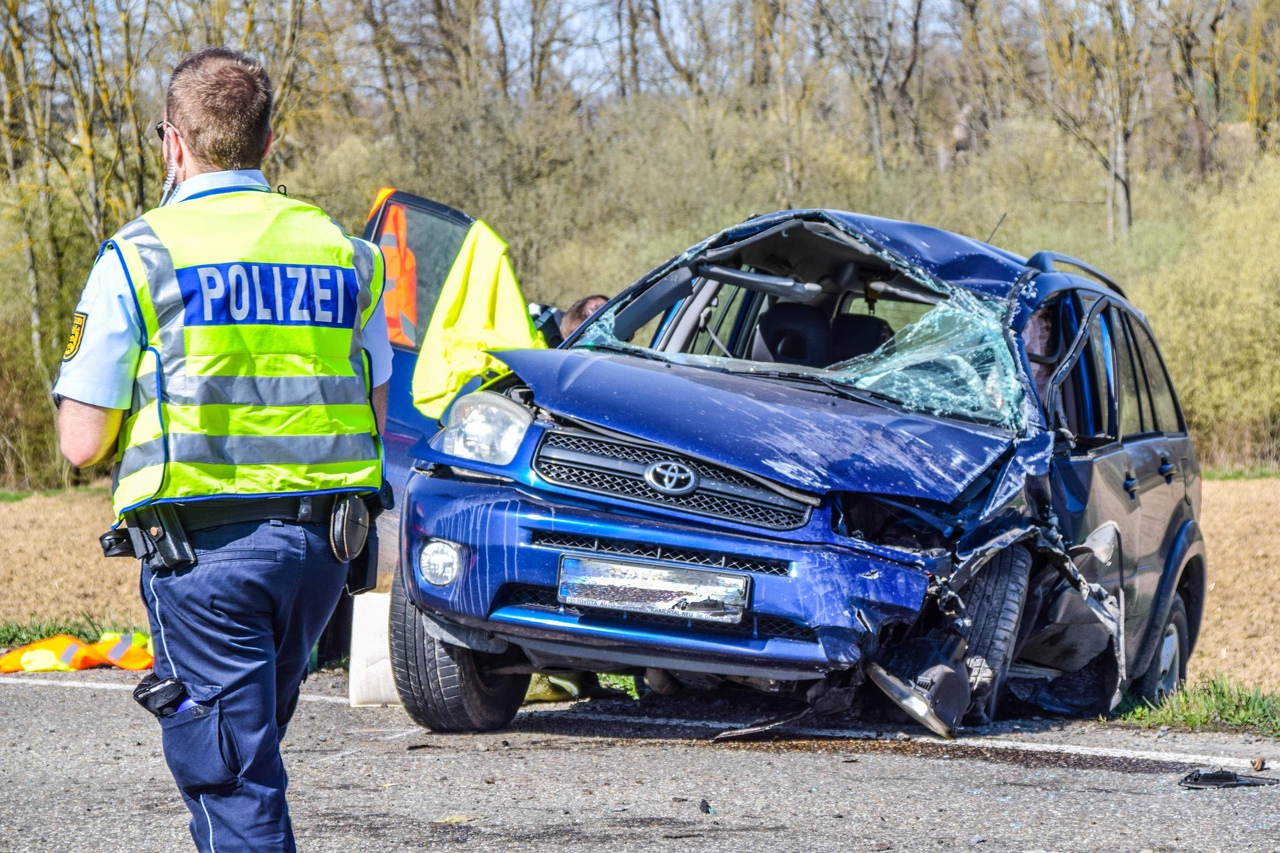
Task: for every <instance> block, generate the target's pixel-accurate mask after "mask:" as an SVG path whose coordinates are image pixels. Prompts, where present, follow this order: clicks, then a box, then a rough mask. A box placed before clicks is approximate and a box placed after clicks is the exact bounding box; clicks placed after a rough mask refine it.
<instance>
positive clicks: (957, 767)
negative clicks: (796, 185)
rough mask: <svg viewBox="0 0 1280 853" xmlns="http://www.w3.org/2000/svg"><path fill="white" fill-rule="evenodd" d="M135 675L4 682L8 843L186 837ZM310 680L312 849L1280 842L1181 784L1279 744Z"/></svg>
mask: <svg viewBox="0 0 1280 853" xmlns="http://www.w3.org/2000/svg"><path fill="white" fill-rule="evenodd" d="M135 680H136V678H133V677H130V676H129V675H127V674H123V673H114V672H92V673H79V674H74V675H65V676H62V675H57V676H55V675H44V676H39V677H36V676H5V677H0V850H6V851H8V850H14V851H19V850H21V851H41V853H45V851H72V850H74V851H121V850H128V851H174V850H183V849H190V848H189V839H188V836H187V830H186V823H187V812H186V809H185V807H184V806H183V805H182V802H181V800H180V799H179V798H178V796H177V793H176V791H175V790H174V788H173V783H172V780H171V779H170V778H169V775H168V771H167V770H166V768H165V765H164V760H163V758H162V756H161V753H160V731H159V727H158V726H157V725H156V724H155V722H154V720H152V719H150V718H149V717H147V716H145V715H144V714H143V713H142V712H141V711H140V710H139V709H137V708H136V706H134V705H133V702H132V700H131V698H130V696H129V693H128V691H127V690H126V689H123V688H125V687H127V686H130V685H131V684H132V683H133V682H134V681H135ZM50 682H52V683H50ZM304 689H305V693H306V694H307V698H306V701H304V702H303V703H302V704H301V706H300V708H299V712H298V715H297V717H296V718H295V721H294V724H293V726H292V727H291V728H290V731H289V737H288V739H287V740H286V742H285V762H286V765H287V766H288V768H289V773H290V777H291V780H292V781H291V788H290V794H289V797H290V803H291V810H292V813H293V819H294V827H295V831H296V833H297V836H298V841H299V846H300V848H301V849H303V850H325V851H327V850H333V851H383V850H419V849H436V848H442V849H443V848H447V849H451V850H463V851H471V850H475V851H503V853H507V851H513V850H540V851H553V850H555V851H558V850H571V851H576V850H678V851H689V850H712V851H719V850H723V851H741V850H769V851H793V850H796V851H805V853H813V851H826V850H833V851H835V850H838V851H860V850H930V851H940V850H941V851H946V850H957V849H962V850H974V851H984V852H985V851H1003V850H1012V851H1032V850H1046V851H1047V850H1056V851H1079V850H1105V851H1126V850H1132V851H1140V850H1196V851H1203V850H1280V786H1275V787H1269V788H1254V789H1235V790H1219V791H1189V790H1184V789H1182V788H1179V787H1178V784H1177V783H1178V780H1179V779H1180V778H1181V777H1182V776H1183V775H1184V774H1185V773H1187V772H1188V771H1189V770H1191V769H1193V768H1195V767H1206V766H1209V765H1210V764H1214V765H1216V764H1222V765H1224V766H1226V767H1229V768H1231V769H1238V770H1247V767H1248V762H1249V760H1250V759H1252V758H1255V757H1263V758H1266V759H1268V763H1269V765H1277V764H1280V742H1277V741H1270V740H1265V739H1255V738H1245V737H1238V736H1225V735H1201V736H1193V735H1188V734H1178V733H1164V734H1161V733H1158V732H1149V731H1142V732H1138V731H1133V730H1122V729H1116V728H1114V727H1109V726H1101V725H1099V724H1097V723H1088V722H1085V723H1081V722H1073V723H1067V722H1063V721H1049V720H1043V721H1041V720H1027V721H1018V722H1010V723H1004V724H1002V725H1000V726H998V727H993V728H992V729H990V730H987V731H983V732H978V733H975V734H974V735H971V736H969V737H966V738H964V739H961V740H958V741H953V742H950V743H944V742H941V741H937V740H936V739H933V738H930V737H926V736H925V733H924V732H923V730H921V729H918V728H894V727H887V728H879V729H875V728H873V729H867V728H866V727H861V726H858V724H857V723H856V721H855V722H849V721H842V722H839V723H838V724H830V723H826V722H824V723H822V724H821V725H823V726H824V727H827V728H825V729H824V730H808V731H807V733H793V734H789V735H787V736H785V737H783V738H780V739H775V740H770V741H761V742H753V743H745V744H720V745H713V744H711V743H710V742H709V739H710V736H711V735H712V734H714V733H715V731H717V730H718V727H719V726H720V725H721V724H723V723H741V722H745V721H749V720H752V719H755V718H757V717H758V716H759V715H760V713H761V710H762V706H760V705H759V704H758V703H753V702H751V701H747V700H742V699H739V698H736V697H733V696H727V697H723V698H705V697H704V698H701V699H689V698H681V697H677V698H675V699H662V698H660V697H649V698H647V699H646V700H645V702H643V703H634V702H630V701H594V702H582V703H577V704H575V705H572V706H542V707H536V708H533V709H529V710H526V711H525V712H522V713H521V715H520V716H519V717H518V718H517V720H516V722H515V724H514V725H513V726H512V727H511V728H510V729H509V730H507V731H504V732H499V733H495V734H485V735H438V734H433V733H430V732H428V731H426V730H423V729H419V728H416V727H415V726H414V725H413V724H412V723H411V722H410V721H409V719H408V717H406V716H405V714H404V713H403V711H401V710H400V709H399V708H372V709H352V708H349V707H346V705H345V704H343V703H342V701H341V699H342V697H344V696H345V690H346V686H345V679H344V678H343V677H342V676H341V675H322V676H321V677H318V678H313V679H312V681H311V682H309V683H308V684H307V685H306V686H305V688H304ZM850 727H854V728H857V729H858V732H855V734H858V737H850V736H848V735H849V733H850V730H851V728H850ZM833 735H843V736H838V737H837V736H833ZM1263 775H1271V774H1270V773H1269V772H1268V773H1264V774H1263ZM704 800H705V802H706V806H705V807H704V806H703V801H704Z"/></svg>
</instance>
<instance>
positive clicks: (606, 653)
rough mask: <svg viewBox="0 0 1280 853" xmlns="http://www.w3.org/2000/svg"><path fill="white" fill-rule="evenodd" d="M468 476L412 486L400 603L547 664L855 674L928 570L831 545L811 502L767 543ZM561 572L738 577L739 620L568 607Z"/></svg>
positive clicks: (887, 552)
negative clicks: (442, 563)
mask: <svg viewBox="0 0 1280 853" xmlns="http://www.w3.org/2000/svg"><path fill="white" fill-rule="evenodd" d="M534 444H535V445H537V444H538V442H536V441H535V442H534ZM530 463H531V464H530V468H532V467H533V464H532V460H530ZM513 467H518V466H513ZM475 473H476V472H467V471H465V470H461V469H458V468H455V467H452V466H446V465H442V464H436V465H432V466H428V467H425V468H424V469H422V470H420V471H419V472H418V473H416V474H415V476H413V477H412V478H411V479H410V482H409V485H408V488H407V491H406V497H407V500H406V511H405V515H404V521H403V525H404V526H403V534H402V537H401V541H402V545H403V550H402V553H401V564H402V566H405V567H413V568H414V571H413V572H412V573H409V572H406V580H407V582H408V583H407V588H408V593H409V596H410V597H411V598H412V599H413V601H414V602H415V604H417V605H418V607H419V608H420V609H422V610H423V611H424V612H425V613H427V614H430V615H433V616H435V617H436V618H437V619H439V620H440V621H441V622H443V623H447V624H450V625H454V626H459V627H462V628H465V629H471V630H473V631H475V632H478V633H480V634H483V635H484V637H485V638H486V641H489V642H491V641H492V640H500V641H505V642H508V643H515V644H517V645H519V646H521V647H522V648H523V649H524V650H525V651H526V653H527V654H528V655H529V657H530V658H531V660H533V661H534V663H535V664H538V663H542V664H544V665H545V666H547V667H555V666H565V667H571V666H573V665H575V664H583V665H585V664H587V663H589V664H590V668H593V669H597V670H601V671H606V670H610V669H634V668H658V669H668V670H675V671H678V672H698V673H706V674H713V675H716V676H718V677H732V678H739V679H757V680H760V679H762V680H768V681H804V680H813V679H820V678H822V677H824V676H825V675H826V674H828V673H831V672H836V671H845V670H851V669H854V670H857V669H860V668H861V665H862V662H863V661H864V660H865V659H867V658H869V657H873V656H874V655H876V654H877V653H878V651H879V643H880V640H881V638H882V637H884V636H886V635H887V634H888V633H889V632H891V630H893V629H894V628H895V627H897V628H903V627H905V626H907V625H910V624H911V623H912V622H914V621H915V620H916V618H917V615H918V613H919V610H920V608H921V607H922V606H923V605H924V602H925V599H926V597H927V596H928V594H929V578H930V573H931V570H934V571H936V568H937V567H936V566H935V565H934V564H933V563H932V562H931V561H930V560H929V559H926V558H924V557H921V556H920V555H916V554H911V553H908V552H903V551H899V550H896V549H890V548H878V547H874V546H865V545H864V546H859V545H857V544H856V543H852V542H848V541H844V542H842V541H840V540H839V537H838V536H837V535H836V534H835V533H834V532H833V531H832V521H831V508H830V507H829V506H825V505H819V506H817V507H811V508H807V512H806V513H805V515H806V518H805V523H804V526H803V527H802V528H800V529H798V530H792V531H787V532H785V533H775V534H766V533H763V532H762V531H761V530H760V529H759V528H758V527H757V528H753V527H752V526H750V525H745V524H734V523H731V522H724V523H716V524H711V523H690V521H689V519H688V518H679V517H670V518H667V519H661V518H652V517H650V518H639V517H636V516H635V515H634V514H630V513H626V512H623V511H620V508H619V507H617V506H616V505H611V504H610V503H608V502H605V501H601V500H598V499H597V500H592V499H590V498H584V496H583V495H581V494H576V495H572V496H571V495H570V494H569V492H568V490H565V491H560V490H556V489H553V488H549V487H548V486H547V485H546V484H545V483H541V484H540V485H539V487H538V488H537V489H536V490H535V489H533V488H526V487H524V485H523V484H520V483H516V482H510V481H508V482H501V481H493V480H487V479H483V478H480V477H476V476H475ZM658 512H661V511H660V510H658ZM672 516H675V513H672ZM431 541H444V542H449V543H452V544H454V545H456V546H460V547H461V549H462V550H463V551H464V552H465V554H466V557H465V563H464V566H463V568H462V570H461V572H460V573H459V576H458V577H457V579H456V580H454V581H452V582H451V583H448V584H446V585H443V586H438V585H435V584H432V583H430V582H428V581H427V580H426V579H425V578H424V576H423V575H422V573H421V571H420V570H419V569H418V567H419V566H420V556H419V550H420V548H421V547H422V544H423V543H426V542H431ZM569 560H576V561H594V562H596V563H601V564H604V565H608V566H614V567H617V566H632V565H638V566H645V567H666V568H670V569H676V570H683V569H694V570H697V571H698V572H702V573H707V572H711V573H719V574H721V575H724V576H729V577H733V578H740V579H742V581H743V582H744V584H745V589H746V595H745V599H746V606H745V610H744V612H743V613H742V614H741V618H739V619H736V620H731V621H714V620H712V619H708V618H705V617H704V616H703V615H702V614H697V613H693V614H691V615H687V616H679V615H674V614H658V613H633V612H627V611H623V610H613V609H608V608H606V607H600V606H592V605H590V604H586V605H583V604H573V603H566V601H564V600H563V598H564V596H563V595H561V592H562V568H563V566H564V565H565V562H566V561H569ZM700 617H702V618H700ZM473 639H474V638H473Z"/></svg>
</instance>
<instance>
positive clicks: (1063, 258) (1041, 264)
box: [1027, 249, 1129, 299]
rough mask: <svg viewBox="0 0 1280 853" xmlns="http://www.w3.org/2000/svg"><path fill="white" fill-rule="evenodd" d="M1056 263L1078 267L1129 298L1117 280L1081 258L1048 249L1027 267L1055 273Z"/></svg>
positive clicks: (1034, 258) (1038, 253)
mask: <svg viewBox="0 0 1280 853" xmlns="http://www.w3.org/2000/svg"><path fill="white" fill-rule="evenodd" d="M1055 263H1058V264H1066V265H1067V266H1072V267H1076V268H1077V269H1079V270H1082V271H1083V272H1086V273H1088V274H1089V275H1091V276H1093V277H1094V278H1096V279H1097V280H1098V281H1100V282H1102V283H1103V284H1105V285H1106V286H1107V287H1109V288H1111V289H1112V290H1114V291H1115V292H1116V293H1118V294H1120V296H1122V297H1124V298H1125V299H1128V298H1129V297H1127V296H1125V295H1124V291H1123V290H1121V289H1120V285H1118V284H1116V282H1115V279H1113V278H1112V277H1111V276H1109V275H1107V274H1106V273H1104V272H1102V271H1101V270H1099V269H1098V268H1097V267H1092V266H1090V265H1089V264H1086V263H1085V262H1084V261H1082V260H1080V259H1079V258H1073V257H1071V256H1070V255H1064V254H1062V253H1061V252H1050V251H1049V250H1048V249H1045V250H1043V251H1040V252H1036V253H1035V254H1034V255H1032V256H1031V257H1029V258H1027V266H1028V267H1030V268H1031V269H1033V270H1040V272H1053V271H1054V264H1055Z"/></svg>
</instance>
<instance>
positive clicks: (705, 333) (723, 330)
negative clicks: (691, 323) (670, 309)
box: [686, 284, 747, 357]
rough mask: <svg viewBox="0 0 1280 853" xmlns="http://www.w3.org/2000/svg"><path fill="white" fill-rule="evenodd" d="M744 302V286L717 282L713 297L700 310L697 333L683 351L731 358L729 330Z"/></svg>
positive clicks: (731, 336)
mask: <svg viewBox="0 0 1280 853" xmlns="http://www.w3.org/2000/svg"><path fill="white" fill-rule="evenodd" d="M746 301H747V290H746V288H742V287H738V286H736V285H732V284H722V285H720V290H719V291H718V292H717V293H716V295H715V297H714V298H712V300H711V302H710V303H708V304H707V307H705V308H703V309H702V314H703V318H704V319H701V320H700V321H699V323H698V333H697V334H696V335H694V338H693V342H692V343H691V344H690V345H689V348H688V349H687V350H686V352H688V353H691V354H693V355H719V356H728V357H733V349H734V346H733V344H734V340H733V333H734V330H735V328H736V327H737V325H738V323H737V321H738V317H739V315H740V314H741V313H742V309H743V306H744V305H745V304H746Z"/></svg>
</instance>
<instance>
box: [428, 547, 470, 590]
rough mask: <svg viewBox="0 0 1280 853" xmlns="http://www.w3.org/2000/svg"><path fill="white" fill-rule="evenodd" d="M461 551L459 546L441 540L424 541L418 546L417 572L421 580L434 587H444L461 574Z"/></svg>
mask: <svg viewBox="0 0 1280 853" xmlns="http://www.w3.org/2000/svg"><path fill="white" fill-rule="evenodd" d="M462 563H463V550H462V546H461V545H454V544H453V543H452V542H445V541H444V540H443V539H424V540H423V541H422V543H421V544H419V545H418V572H419V573H420V574H421V575H422V579H423V580H424V581H426V582H427V583H429V584H434V585H435V586H445V585H446V584H450V583H453V581H455V580H457V578H458V575H460V574H462Z"/></svg>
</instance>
